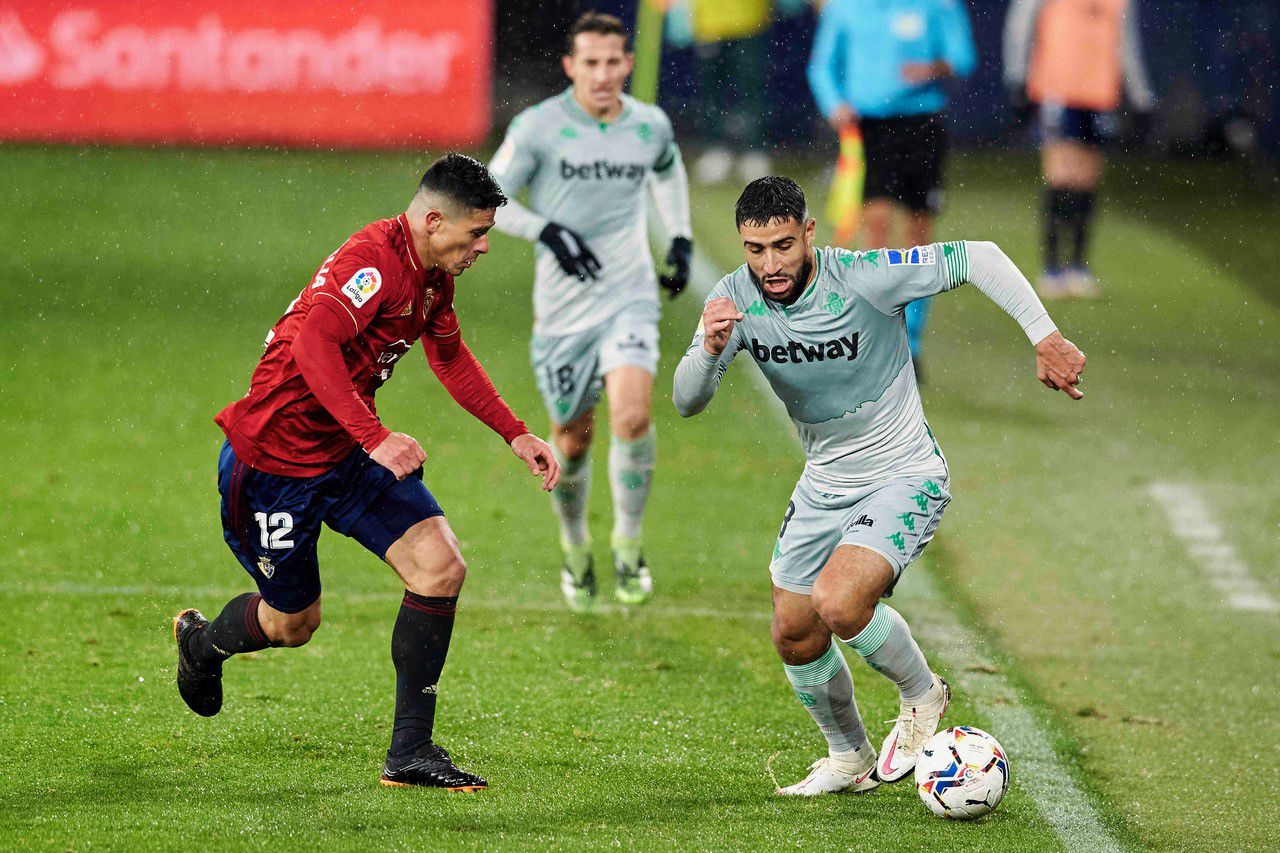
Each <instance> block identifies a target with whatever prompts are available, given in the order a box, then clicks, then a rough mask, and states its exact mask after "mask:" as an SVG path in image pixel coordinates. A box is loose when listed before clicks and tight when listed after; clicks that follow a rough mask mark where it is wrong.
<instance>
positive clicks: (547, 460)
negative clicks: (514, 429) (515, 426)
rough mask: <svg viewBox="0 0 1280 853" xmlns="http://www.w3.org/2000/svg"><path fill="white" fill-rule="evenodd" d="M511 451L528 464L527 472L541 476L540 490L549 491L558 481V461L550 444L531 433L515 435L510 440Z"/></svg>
mask: <svg viewBox="0 0 1280 853" xmlns="http://www.w3.org/2000/svg"><path fill="white" fill-rule="evenodd" d="M511 452H512V453H514V454H515V455H516V456H517V457H519V458H520V459H521V460H523V462H524V464H525V465H528V466H529V473H530V474H533V476H535V477H541V478H542V490H543V491H544V492H549V491H551V490H552V489H554V488H555V487H556V483H558V482H559V481H560V463H559V462H557V461H556V455H555V453H553V452H552V450H551V445H549V444H547V443H546V442H545V441H543V440H542V439H540V438H538V437H537V436H536V435H533V434H532V433H527V432H526V433H525V434H524V435H520V436H516V439H515V441H513V442H511Z"/></svg>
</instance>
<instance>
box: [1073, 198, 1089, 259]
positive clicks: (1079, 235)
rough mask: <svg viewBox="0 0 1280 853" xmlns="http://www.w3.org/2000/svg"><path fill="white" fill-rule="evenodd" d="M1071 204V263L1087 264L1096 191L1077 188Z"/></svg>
mask: <svg viewBox="0 0 1280 853" xmlns="http://www.w3.org/2000/svg"><path fill="white" fill-rule="evenodd" d="M1072 195H1073V196H1074V198H1073V199H1072V204H1071V239H1072V242H1071V263H1073V264H1074V265H1075V266H1078V267H1083V266H1085V262H1086V257H1087V255H1088V249H1089V232H1090V226H1092V225H1093V200H1094V193H1093V192H1091V191H1089V190H1076V191H1074V192H1073V193H1072Z"/></svg>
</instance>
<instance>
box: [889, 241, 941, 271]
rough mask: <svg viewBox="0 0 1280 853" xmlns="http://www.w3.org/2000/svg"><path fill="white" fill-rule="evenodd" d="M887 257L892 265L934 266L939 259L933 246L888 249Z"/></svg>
mask: <svg viewBox="0 0 1280 853" xmlns="http://www.w3.org/2000/svg"><path fill="white" fill-rule="evenodd" d="M884 255H885V258H886V259H887V260H888V264H889V266H891V267H901V266H914V267H927V266H932V265H933V264H935V263H937V261H938V253H937V252H935V251H934V250H933V247H932V246H916V247H915V248H914V249H886V250H885V253H884Z"/></svg>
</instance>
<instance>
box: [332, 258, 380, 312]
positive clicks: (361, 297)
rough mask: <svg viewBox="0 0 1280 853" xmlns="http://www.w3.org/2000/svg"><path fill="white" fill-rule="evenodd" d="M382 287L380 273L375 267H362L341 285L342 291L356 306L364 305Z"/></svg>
mask: <svg viewBox="0 0 1280 853" xmlns="http://www.w3.org/2000/svg"><path fill="white" fill-rule="evenodd" d="M380 287H382V273H380V272H378V270H377V268H376V267H364V268H363V269H359V270H356V274H355V275H353V276H351V278H349V279H347V283H346V284H344V285H342V292H343V293H345V294H346V295H347V298H348V299H350V300H351V304H352V305H354V306H356V307H357V308H359V307H361V306H362V305H364V304H365V303H366V302H368V301H369V299H370V298H371V297H372V296H373V295H374V294H375V293H377V292H378V288H380Z"/></svg>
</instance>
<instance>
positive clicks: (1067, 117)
mask: <svg viewBox="0 0 1280 853" xmlns="http://www.w3.org/2000/svg"><path fill="white" fill-rule="evenodd" d="M1118 126H1119V125H1118V122H1117V121H1116V116H1115V113H1102V112H1097V111H1096V110H1081V109H1076V108H1075V107H1068V106H1065V105H1063V104H1052V103H1044V104H1041V105H1040V106H1039V108H1037V110H1036V127H1035V135H1036V141H1037V142H1038V143H1040V144H1041V145H1044V144H1045V143H1047V142H1079V143H1080V144H1081V145H1093V146H1096V147H1101V146H1103V145H1106V144H1108V143H1109V142H1111V141H1113V140H1114V139H1115V138H1116V130H1117V128H1118Z"/></svg>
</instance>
